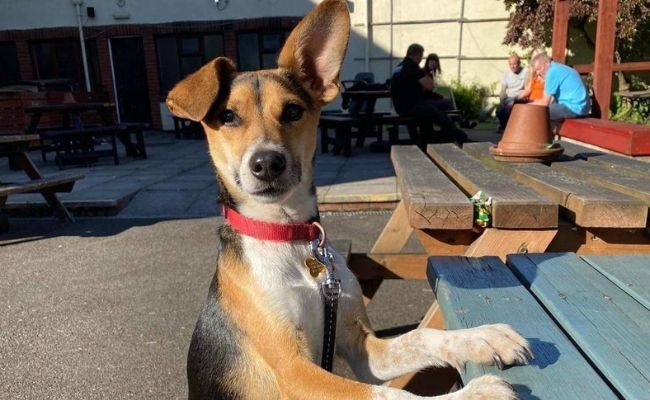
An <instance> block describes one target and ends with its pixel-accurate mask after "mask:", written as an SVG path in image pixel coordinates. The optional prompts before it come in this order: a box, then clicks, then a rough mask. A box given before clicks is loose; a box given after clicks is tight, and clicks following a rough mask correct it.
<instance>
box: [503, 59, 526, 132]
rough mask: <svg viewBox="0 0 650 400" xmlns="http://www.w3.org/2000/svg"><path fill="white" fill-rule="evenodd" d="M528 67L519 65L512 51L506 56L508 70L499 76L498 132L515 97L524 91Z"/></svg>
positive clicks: (519, 62) (506, 119)
mask: <svg viewBox="0 0 650 400" xmlns="http://www.w3.org/2000/svg"><path fill="white" fill-rule="evenodd" d="M527 76H528V69H527V68H523V67H522V66H521V60H520V58H519V55H517V53H512V54H511V55H510V58H508V70H507V71H506V72H504V74H503V77H502V78H501V91H500V92H499V98H500V102H499V107H498V108H497V118H498V119H499V129H498V131H499V132H503V130H504V129H505V128H506V124H507V123H508V118H509V117H510V111H512V106H513V105H514V104H515V102H516V101H517V98H518V97H519V95H521V93H522V92H523V91H524V86H525V84H526V77H527Z"/></svg>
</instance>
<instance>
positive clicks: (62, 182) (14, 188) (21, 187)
mask: <svg viewBox="0 0 650 400" xmlns="http://www.w3.org/2000/svg"><path fill="white" fill-rule="evenodd" d="M84 177H85V176H84V175H83V174H60V175H53V176H50V177H47V178H42V179H34V180H31V181H27V182H19V183H8V182H0V207H2V206H3V205H5V203H6V202H7V197H9V196H10V195H13V194H17V193H41V194H42V195H43V197H44V198H45V200H47V201H48V203H50V205H51V206H52V207H53V208H54V212H55V213H56V214H57V215H58V216H59V217H60V218H62V219H67V220H70V221H73V220H74V219H73V218H72V215H71V214H70V213H69V212H68V210H67V209H66V208H65V207H64V206H63V204H61V203H60V201H59V200H58V199H57V198H56V194H55V193H63V192H71V191H72V188H73V187H74V184H75V182H76V181H78V180H79V179H83V178H84ZM8 229H9V223H8V220H7V217H6V215H3V214H0V232H6V231H7V230H8Z"/></svg>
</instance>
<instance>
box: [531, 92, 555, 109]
mask: <svg viewBox="0 0 650 400" xmlns="http://www.w3.org/2000/svg"><path fill="white" fill-rule="evenodd" d="M552 100H553V96H551V95H548V94H546V93H544V94H542V97H541V98H539V99H537V100H535V101H533V103H532V104H538V105H542V106H548V105H549V104H551V101H552Z"/></svg>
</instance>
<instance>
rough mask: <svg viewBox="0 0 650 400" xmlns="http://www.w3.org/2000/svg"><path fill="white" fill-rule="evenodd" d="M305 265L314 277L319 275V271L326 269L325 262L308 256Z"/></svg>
mask: <svg viewBox="0 0 650 400" xmlns="http://www.w3.org/2000/svg"><path fill="white" fill-rule="evenodd" d="M305 266H306V267H307V268H309V273H310V274H311V276H312V277H313V278H316V277H317V276H318V275H320V273H321V272H323V271H325V269H326V268H325V264H323V263H322V262H320V261H318V260H317V259H315V258H313V257H309V258H308V259H306V260H305Z"/></svg>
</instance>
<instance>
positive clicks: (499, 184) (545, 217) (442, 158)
mask: <svg viewBox="0 0 650 400" xmlns="http://www.w3.org/2000/svg"><path fill="white" fill-rule="evenodd" d="M427 154H429V156H430V157H431V158H432V159H433V161H434V162H435V163H436V164H437V165H438V166H439V167H440V169H441V170H443V171H444V172H445V174H447V175H449V176H450V177H451V178H452V179H453V180H454V181H455V182H456V184H457V185H458V186H459V187H461V188H462V189H463V190H464V191H465V192H466V193H469V194H470V195H474V194H475V193H476V192H478V191H479V190H482V191H483V192H485V194H487V195H488V196H490V197H492V226H493V227H495V228H523V229H525V228H528V229H531V228H532V229H543V228H555V227H557V223H558V205H557V204H556V203H554V202H552V201H550V200H549V199H547V198H545V197H544V196H542V195H540V194H538V193H536V192H535V191H534V190H532V189H531V188H529V187H527V186H526V185H523V184H521V183H519V182H517V181H516V180H514V179H512V178H511V177H509V176H506V175H504V174H501V173H499V172H497V171H495V170H493V169H490V168H488V167H486V166H485V165H484V164H483V163H481V162H480V161H479V160H477V159H476V158H474V157H472V156H470V155H468V154H467V153H465V152H464V151H463V150H461V149H459V148H458V147H456V146H455V145H453V144H451V143H445V144H438V145H429V146H428V147H427Z"/></svg>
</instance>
